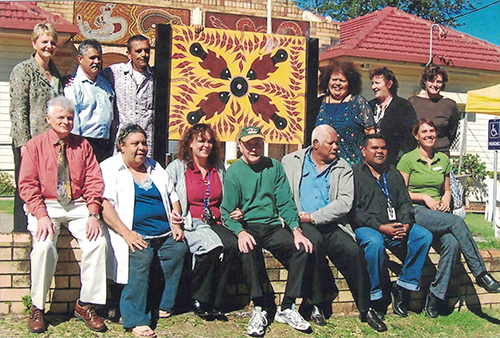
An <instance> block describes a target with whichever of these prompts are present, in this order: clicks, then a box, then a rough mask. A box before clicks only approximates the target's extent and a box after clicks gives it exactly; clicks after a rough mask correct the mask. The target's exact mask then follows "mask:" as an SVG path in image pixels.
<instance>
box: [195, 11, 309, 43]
mask: <svg viewBox="0 0 500 338" xmlns="http://www.w3.org/2000/svg"><path fill="white" fill-rule="evenodd" d="M205 25H206V27H209V28H219V29H231V30H236V31H245V32H258V33H267V19H266V18H261V17H256V16H241V15H235V14H223V13H214V12H207V13H206V16H205ZM272 32H273V33H274V34H283V35H293V36H304V37H307V36H309V22H305V21H291V20H281V19H274V18H273V20H272Z"/></svg>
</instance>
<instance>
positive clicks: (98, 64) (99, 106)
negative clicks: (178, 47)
mask: <svg viewBox="0 0 500 338" xmlns="http://www.w3.org/2000/svg"><path fill="white" fill-rule="evenodd" d="M57 39H58V34H57V31H56V30H55V28H54V26H53V25H52V24H50V23H38V24H36V25H35V27H34V28H33V33H32V35H31V41H32V46H33V49H34V53H33V54H32V56H31V57H30V58H29V59H28V60H26V61H23V62H21V63H19V64H17V65H16V66H15V67H14V68H13V70H12V72H11V75H10V119H11V136H12V149H13V153H14V167H15V178H16V181H18V179H19V168H20V163H21V155H22V154H23V153H24V149H25V146H26V143H27V142H28V140H30V139H31V138H33V137H35V136H37V135H39V134H41V133H43V132H45V131H47V130H48V129H49V125H48V124H47V122H46V121H45V115H46V113H47V102H48V101H49V100H50V99H51V98H54V97H57V96H59V95H64V96H65V97H66V98H68V99H69V100H70V101H71V103H72V104H73V105H74V107H75V116H74V126H73V129H72V131H71V132H72V133H73V134H75V135H80V136H83V137H85V139H86V140H87V141H88V142H89V143H90V145H91V146H92V149H93V151H94V154H95V156H96V157H97V160H98V161H99V162H101V161H103V160H104V159H106V158H108V157H110V156H111V155H112V154H113V152H114V140H115V138H116V134H117V131H118V129H119V128H120V126H123V125H124V124H126V123H130V122H131V121H134V122H135V123H137V124H139V125H140V126H141V127H142V128H144V130H146V132H147V133H148V136H149V137H148V138H149V140H150V141H149V142H150V143H149V144H148V145H149V149H150V152H151V151H152V149H153V144H152V140H153V132H154V130H153V122H154V115H153V70H152V69H151V67H149V57H150V46H149V40H148V39H147V38H146V37H144V36H142V35H136V36H133V37H131V38H130V39H129V41H128V44H127V55H128V58H129V62H127V63H118V64H115V65H111V66H110V67H107V68H105V69H102V47H101V45H100V43H99V42H98V41H97V40H94V39H87V40H84V41H83V42H81V43H80V45H79V46H78V55H77V61H78V68H77V69H76V72H75V74H74V75H73V76H71V77H70V80H69V82H68V81H67V77H62V76H61V74H60V73H59V71H58V70H57V67H56V66H55V64H54V62H53V61H52V58H53V57H54V55H55V53H56V49H57ZM22 205H23V203H22V200H21V199H20V198H19V194H18V193H16V198H15V201H14V229H15V230H17V231H21V230H22V229H23V228H25V226H26V217H24V211H23V207H22Z"/></svg>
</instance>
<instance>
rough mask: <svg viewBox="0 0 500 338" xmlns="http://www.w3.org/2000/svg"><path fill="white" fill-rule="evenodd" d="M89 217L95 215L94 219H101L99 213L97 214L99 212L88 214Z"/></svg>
mask: <svg viewBox="0 0 500 338" xmlns="http://www.w3.org/2000/svg"><path fill="white" fill-rule="evenodd" d="M89 217H95V219H96V220H98V221H100V220H101V215H99V214H90V215H89Z"/></svg>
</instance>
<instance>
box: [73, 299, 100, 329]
mask: <svg viewBox="0 0 500 338" xmlns="http://www.w3.org/2000/svg"><path fill="white" fill-rule="evenodd" d="M78 302H79V300H77V301H76V304H75V317H76V318H78V319H81V320H83V321H84V322H85V325H87V327H88V328H89V329H91V330H92V331H97V332H104V331H106V330H107V329H108V328H107V326H106V324H104V322H103V320H102V318H101V317H99V316H98V315H97V313H96V312H95V309H94V306H93V305H87V306H80V305H79V304H78Z"/></svg>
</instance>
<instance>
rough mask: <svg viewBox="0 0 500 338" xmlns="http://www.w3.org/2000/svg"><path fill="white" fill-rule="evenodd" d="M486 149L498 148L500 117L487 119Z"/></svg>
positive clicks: (499, 145) (499, 144) (499, 146)
mask: <svg viewBox="0 0 500 338" xmlns="http://www.w3.org/2000/svg"><path fill="white" fill-rule="evenodd" d="M488 149H489V150H499V149H500V119H495V120H489V121H488Z"/></svg>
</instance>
